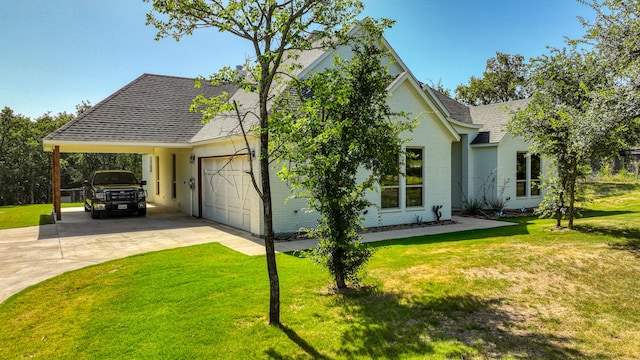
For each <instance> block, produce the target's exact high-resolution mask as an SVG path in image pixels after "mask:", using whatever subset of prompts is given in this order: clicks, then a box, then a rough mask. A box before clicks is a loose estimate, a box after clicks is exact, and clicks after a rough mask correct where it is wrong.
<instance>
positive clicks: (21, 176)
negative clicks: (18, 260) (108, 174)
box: [0, 102, 142, 205]
mask: <svg viewBox="0 0 640 360" xmlns="http://www.w3.org/2000/svg"><path fill="white" fill-rule="evenodd" d="M87 107H89V103H88V102H83V103H81V104H80V105H78V106H77V107H76V109H77V111H78V114H80V113H81V112H83V111H85V110H86V109H87ZM73 117H74V115H73V114H68V113H66V112H62V113H59V114H57V115H55V116H53V115H51V114H48V113H47V114H44V115H42V116H40V117H39V118H37V119H36V120H33V121H32V120H31V119H29V118H26V117H24V116H22V115H16V114H14V113H13V110H11V109H10V108H8V107H5V108H4V109H3V110H2V112H0V205H18V204H42V203H48V202H50V201H51V154H50V153H47V152H45V151H44V150H43V148H42V139H43V138H44V137H45V136H47V135H48V134H50V133H52V132H53V131H55V130H57V129H58V128H60V127H61V126H63V125H64V124H66V123H67V122H69V121H71V119H73ZM141 165H142V157H141V155H139V154H93V153H90V154H84V153H69V154H67V153H65V154H61V156H60V168H61V169H60V171H61V184H62V188H73V187H78V186H80V183H81V182H82V180H84V179H86V178H87V177H88V176H89V174H90V173H91V172H92V171H94V170H101V169H127V170H131V171H133V172H134V173H136V175H137V176H138V177H140V175H141V172H142V169H141Z"/></svg>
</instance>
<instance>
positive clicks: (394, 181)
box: [382, 175, 398, 186]
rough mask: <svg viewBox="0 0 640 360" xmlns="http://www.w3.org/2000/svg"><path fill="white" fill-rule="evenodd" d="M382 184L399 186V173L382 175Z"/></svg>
mask: <svg viewBox="0 0 640 360" xmlns="http://www.w3.org/2000/svg"><path fill="white" fill-rule="evenodd" d="M382 186H398V175H384V176H382Z"/></svg>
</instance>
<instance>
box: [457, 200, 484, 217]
mask: <svg viewBox="0 0 640 360" xmlns="http://www.w3.org/2000/svg"><path fill="white" fill-rule="evenodd" d="M484 208H485V203H484V201H483V200H482V199H479V198H470V199H464V200H463V201H462V211H463V212H464V214H465V215H482V214H483V212H482V210H484Z"/></svg>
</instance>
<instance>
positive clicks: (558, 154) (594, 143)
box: [507, 47, 617, 228]
mask: <svg viewBox="0 0 640 360" xmlns="http://www.w3.org/2000/svg"><path fill="white" fill-rule="evenodd" d="M595 61H596V58H595V57H594V54H593V53H588V52H581V51H578V50H577V48H576V47H572V48H570V49H566V48H565V49H562V50H558V49H553V50H552V51H551V54H549V55H543V56H541V57H539V58H537V59H534V60H533V62H532V69H531V76H530V78H529V82H530V84H531V87H532V89H533V98H532V99H531V102H530V103H529V105H528V107H527V108H526V109H524V110H521V111H518V112H517V113H515V114H514V116H513V118H512V120H511V122H510V123H509V124H508V126H507V128H508V130H509V131H510V132H511V133H513V134H514V135H515V136H521V137H523V138H524V139H525V140H527V141H530V142H531V144H532V146H531V150H532V152H533V153H536V154H541V155H543V156H545V157H546V158H548V159H550V160H551V164H552V166H553V168H554V169H555V174H553V175H552V177H551V178H547V179H546V181H545V182H544V183H543V188H545V189H546V196H545V199H544V201H543V204H542V209H544V210H541V211H543V213H544V214H546V215H549V214H550V211H555V214H554V216H555V217H556V220H557V223H556V224H557V226H560V225H561V220H562V218H563V216H564V214H566V215H567V218H568V226H569V228H571V227H572V226H573V215H574V214H573V213H574V208H575V206H574V205H575V201H576V196H577V193H576V183H577V181H578V179H584V178H585V177H586V176H587V175H588V171H587V166H588V163H589V161H590V160H591V159H592V158H597V157H598V156H599V155H600V154H602V153H605V152H612V151H615V150H617V148H615V144H606V145H605V144H602V143H601V141H600V139H601V138H602V137H603V136H606V132H607V129H606V128H603V127H601V126H599V125H600V124H599V123H597V121H594V120H596V119H594V118H593V117H590V116H589V105H590V100H591V97H590V96H591V93H592V91H593V90H594V89H596V88H597V87H598V86H601V84H602V83H603V78H602V76H601V75H600V74H598V73H597V72H596V71H595Z"/></svg>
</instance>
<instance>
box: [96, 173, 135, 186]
mask: <svg viewBox="0 0 640 360" xmlns="http://www.w3.org/2000/svg"><path fill="white" fill-rule="evenodd" d="M137 183H138V180H137V179H136V177H135V176H134V175H133V174H132V173H128V172H108V173H97V174H96V175H95V176H94V178H93V185H112V184H137Z"/></svg>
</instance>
